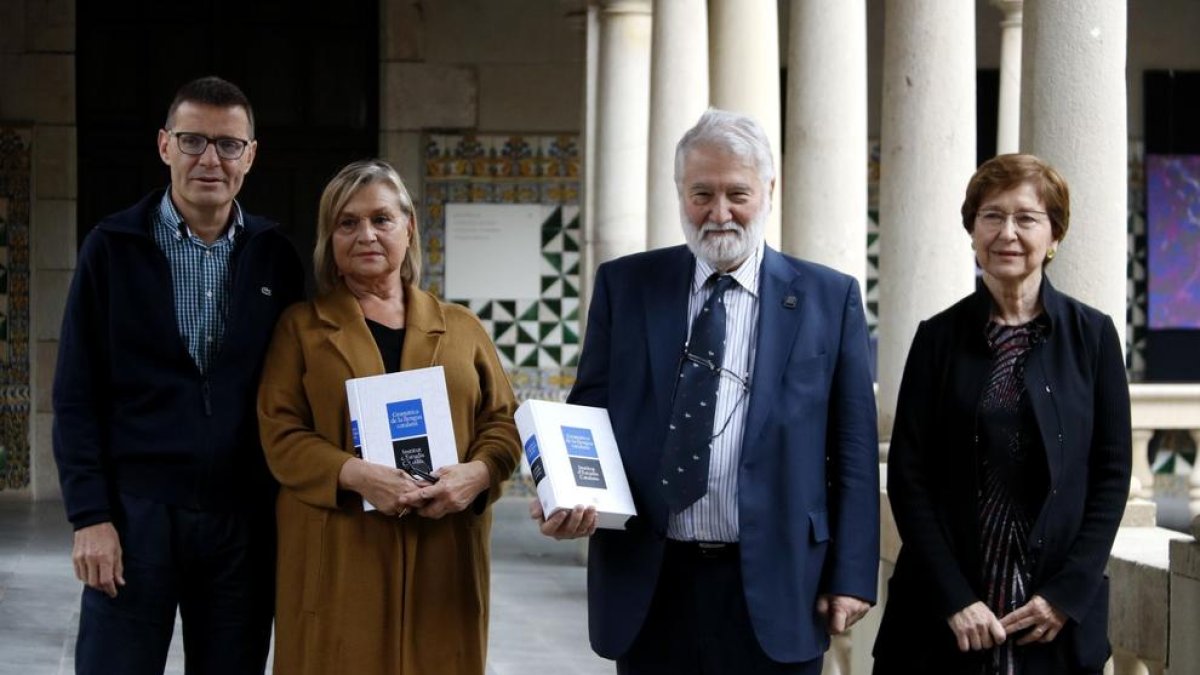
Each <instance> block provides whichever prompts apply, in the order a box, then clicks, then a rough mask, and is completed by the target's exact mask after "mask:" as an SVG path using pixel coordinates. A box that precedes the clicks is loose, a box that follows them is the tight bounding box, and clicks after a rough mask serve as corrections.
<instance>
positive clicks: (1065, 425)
mask: <svg viewBox="0 0 1200 675" xmlns="http://www.w3.org/2000/svg"><path fill="white" fill-rule="evenodd" d="M1043 279H1044V278H1043ZM1041 299H1042V305H1043V307H1044V310H1045V313H1046V315H1047V318H1048V319H1049V325H1050V329H1049V331H1048V334H1047V337H1046V340H1045V341H1044V342H1042V343H1040V344H1038V345H1037V346H1035V347H1034V348H1033V349H1032V350H1031V352H1030V354H1029V356H1028V360H1027V361H1026V366H1025V386H1026V388H1027V390H1028V392H1029V398H1030V402H1031V405H1032V408H1033V412H1034V416H1035V418H1036V420H1037V426H1038V430H1039V432H1040V436H1041V440H1042V443H1043V446H1044V448H1045V450H1046V453H1045V456H1046V462H1047V469H1048V473H1049V478H1050V482H1049V488H1048V491H1047V494H1046V500H1045V503H1044V505H1043V507H1042V510H1041V512H1040V513H1039V515H1038V517H1037V519H1036V520H1035V521H1034V524H1033V526H1032V528H1031V530H1030V535H1029V537H1030V542H1029V553H1030V558H1031V560H1032V561H1033V575H1032V576H1033V580H1032V587H1031V589H1030V592H1029V597H1032V596H1033V595H1034V594H1039V595H1041V596H1042V597H1044V598H1045V599H1046V600H1047V601H1049V602H1050V604H1052V605H1054V606H1055V607H1057V608H1058V609H1060V610H1061V611H1063V612H1065V613H1066V614H1067V616H1068V617H1069V619H1068V621H1067V624H1066V626H1065V627H1064V628H1063V630H1062V632H1061V633H1060V634H1059V635H1058V637H1057V638H1056V639H1055V640H1054V641H1053V642H1051V643H1049V644H1047V645H1029V646H1026V647H1024V648H1022V652H1023V653H1024V655H1025V656H1024V658H1025V671H1024V672H1026V673H1056V674H1057V673H1063V672H1093V671H1095V672H1099V671H1100V669H1102V668H1103V666H1104V662H1105V661H1106V660H1107V658H1108V656H1109V653H1110V646H1109V643H1108V636H1107V629H1108V579H1107V578H1106V577H1105V575H1104V567H1105V564H1106V563H1107V561H1108V556H1109V552H1110V550H1111V549H1112V543H1113V539H1114V538H1115V536H1116V532H1117V527H1118V525H1119V524H1120V520H1121V515H1122V513H1123V512H1124V508H1125V502H1126V499H1127V497H1128V492H1129V474H1130V461H1131V445H1132V435H1131V431H1130V412H1129V386H1128V384H1127V381H1126V376H1125V363H1124V358H1123V356H1122V351H1121V342H1120V339H1119V337H1118V336H1117V332H1116V329H1115V327H1114V326H1113V322H1112V320H1111V319H1110V318H1109V317H1108V316H1106V315H1105V314H1102V313H1101V312H1099V311H1098V310H1096V309H1094V308H1092V307H1089V306H1087V305H1084V304H1083V303H1081V302H1079V301H1077V300H1075V299H1073V298H1070V297H1068V296H1066V295H1063V294H1062V293H1059V292H1058V291H1056V290H1055V289H1054V287H1053V286H1052V285H1051V284H1050V282H1049V280H1046V279H1044V280H1043V283H1042V288H1041ZM991 303H992V299H991V295H990V294H989V293H988V291H987V289H986V288H985V287H983V286H982V285H981V286H980V288H979V290H978V291H976V292H975V293H974V294H973V295H971V296H968V297H966V298H964V299H963V300H961V301H959V302H958V303H956V304H955V305H954V306H952V307H950V308H949V309H947V310H946V311H944V312H942V313H940V314H938V315H937V316H934V317H933V318H931V319H929V320H927V321H924V322H922V323H921V325H920V327H919V328H918V329H917V333H916V337H915V338H914V339H913V344H912V348H911V349H910V350H909V354H908V362H907V363H906V365H905V368H904V378H903V380H902V383H901V385H900V396H899V401H898V404H897V410H896V423H895V427H894V429H893V432H892V441H891V448H890V451H889V456H888V497H889V499H890V500H891V504H892V510H893V513H894V514H895V518H896V525H897V528H898V529H899V531H900V537H901V540H902V541H903V546H902V547H901V550H900V554H899V558H898V560H897V561H896V570H895V574H894V575H893V576H892V579H891V581H890V582H889V586H888V589H889V590H888V602H887V608H886V609H885V611H884V615H883V620H882V625H881V626H880V630H879V637H878V639H877V640H876V643H875V655H876V670H875V672H876V673H890V672H897V673H956V672H978V670H977V668H978V664H980V663H982V660H981V659H982V658H983V654H985V653H986V652H983V653H980V652H976V653H968V654H965V655H964V654H962V653H960V652H959V651H958V647H957V645H956V644H955V640H954V635H953V633H952V632H951V630H950V627H949V625H948V624H947V622H946V619H947V618H948V617H949V616H951V615H952V614H954V613H956V612H958V611H959V610H961V609H963V608H965V607H967V606H968V605H970V604H972V603H974V602H976V601H978V600H981V599H983V598H984V593H983V584H982V580H981V574H980V557H979V531H980V528H979V522H978V513H979V498H978V495H979V485H978V482H979V481H978V476H977V470H976V453H977V452H978V450H977V448H976V443H977V437H976V433H975V412H976V409H977V406H978V403H979V399H980V396H981V394H982V392H983V387H984V383H985V381H986V379H987V376H988V374H989V372H990V369H991V355H990V352H989V349H988V346H987V342H986V339H985V336H984V327H985V325H986V324H987V320H988V316H989V312H990V308H991Z"/></svg>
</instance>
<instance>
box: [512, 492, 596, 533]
mask: <svg viewBox="0 0 1200 675" xmlns="http://www.w3.org/2000/svg"><path fill="white" fill-rule="evenodd" d="M529 517H530V518H532V519H533V521H534V522H536V523H537V524H538V529H539V530H541V531H542V534H544V535H546V536H547V537H553V538H555V539H578V538H579V537H590V536H592V535H593V534H595V533H596V523H597V522H599V517H598V516H597V515H596V507H594V506H588V507H584V506H576V507H575V508H573V509H571V510H570V511H568V510H566V509H559V510H558V511H556V512H555V513H554V514H553V515H551V516H550V517H549V518H547V517H546V514H545V513H544V512H543V511H542V502H541V500H539V499H538V498H536V497H534V499H533V501H532V502H530V503H529Z"/></svg>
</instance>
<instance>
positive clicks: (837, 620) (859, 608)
mask: <svg viewBox="0 0 1200 675" xmlns="http://www.w3.org/2000/svg"><path fill="white" fill-rule="evenodd" d="M869 609H871V603H869V602H867V601H865V600H860V599H858V598H856V597H854V596H851V595H828V594H826V595H821V596H819V597H818V598H817V614H820V615H821V618H822V619H824V620H825V630H827V631H828V632H829V634H830V635H841V634H842V633H845V632H846V631H848V630H850V627H851V626H853V625H854V624H855V623H857V622H858V620H859V619H861V618H863V617H864V616H866V614H867V610H869Z"/></svg>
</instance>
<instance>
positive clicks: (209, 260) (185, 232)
mask: <svg viewBox="0 0 1200 675" xmlns="http://www.w3.org/2000/svg"><path fill="white" fill-rule="evenodd" d="M151 219H152V220H153V222H152V223H151V225H152V227H151V229H152V230H153V232H154V241H156V242H157V243H158V247H159V248H161V249H162V251H163V253H165V254H166V256H167V263H168V264H169V265H170V267H171V285H172V286H173V287H174V291H175V320H176V322H177V323H178V324H179V335H180V337H182V338H183V342H184V344H185V345H187V350H188V353H189V354H191V355H192V360H193V361H195V362H196V367H197V368H199V369H200V372H202V373H205V372H208V367H209V365H210V364H212V362H213V359H214V358H215V357H216V355H217V352H218V351H220V349H221V342H222V340H223V339H224V338H225V323H226V320H227V319H228V317H229V294H230V291H229V288H230V284H229V259H230V257H231V256H232V254H233V247H234V244H235V243H237V237H238V235H239V234H241V232H242V230H243V229H244V228H245V225H244V224H243V223H242V208H241V207H240V206H238V203H237V202H234V203H233V218H232V220H233V223H232V225H230V227H229V229H228V230H227V231H226V232H225V234H224V235H222V236H221V237H219V238H218V239H217V240H216V241H214V242H213V243H211V244H206V243H205V242H204V240H203V239H201V238H200V237H197V236H196V235H195V234H193V233H192V231H191V229H190V228H189V227H188V226H187V223H185V222H184V221H183V216H181V215H180V214H179V211H178V210H177V209H176V208H175V204H174V202H172V201H171V190H170V189H169V188H168V189H167V191H166V193H165V194H163V198H162V202H161V203H160V204H159V207H158V211H152V212H151Z"/></svg>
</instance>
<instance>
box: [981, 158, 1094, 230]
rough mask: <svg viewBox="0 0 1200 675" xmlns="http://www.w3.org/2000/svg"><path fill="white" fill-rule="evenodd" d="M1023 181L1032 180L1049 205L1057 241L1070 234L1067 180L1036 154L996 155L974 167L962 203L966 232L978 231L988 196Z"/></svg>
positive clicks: (1051, 226) (1049, 213)
mask: <svg viewBox="0 0 1200 675" xmlns="http://www.w3.org/2000/svg"><path fill="white" fill-rule="evenodd" d="M1022 183H1031V184H1032V185H1033V188H1034V189H1035V190H1037V194H1038V197H1040V198H1041V200H1042V203H1043V204H1045V205H1046V215H1048V216H1049V217H1050V232H1051V235H1052V236H1053V237H1054V241H1062V240H1063V238H1064V237H1066V236H1067V228H1068V227H1070V222H1071V194H1070V191H1069V190H1068V189H1067V181H1066V180H1064V179H1063V177H1062V175H1060V174H1059V173H1058V171H1055V170H1054V167H1052V166H1050V165H1049V164H1047V163H1046V162H1044V161H1042V159H1041V158H1039V157H1036V156H1034V155H1020V154H1009V155H996V156H995V157H993V158H991V159H989V160H988V161H986V162H984V163H983V164H980V165H979V168H978V169H976V170H975V175H973V176H971V182H969V183H967V195H966V197H965V198H964V199H963V203H962V223H963V227H964V228H966V230H967V232H974V230H975V214H976V212H978V211H979V205H980V204H981V203H983V200H984V199H986V198H987V197H989V196H991V195H993V194H995V193H997V192H1003V191H1005V190H1011V189H1012V188H1015V187H1017V186H1018V185H1020V184H1022Z"/></svg>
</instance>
